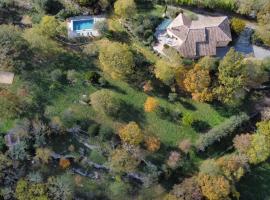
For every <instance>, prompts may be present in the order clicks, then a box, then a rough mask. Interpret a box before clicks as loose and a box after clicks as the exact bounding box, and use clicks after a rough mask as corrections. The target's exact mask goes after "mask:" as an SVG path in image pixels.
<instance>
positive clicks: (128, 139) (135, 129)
mask: <svg viewBox="0 0 270 200" xmlns="http://www.w3.org/2000/svg"><path fill="white" fill-rule="evenodd" d="M119 136H120V138H121V140H122V141H123V142H125V143H128V144H131V145H139V144H140V143H141V142H142V140H143V133H142V130H141V128H140V127H139V126H138V124H137V123H136V122H129V123H128V124H127V125H125V126H124V127H122V128H120V129H119Z"/></svg>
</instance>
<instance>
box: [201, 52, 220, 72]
mask: <svg viewBox="0 0 270 200" xmlns="http://www.w3.org/2000/svg"><path fill="white" fill-rule="evenodd" d="M198 65H199V66H201V68H202V69H206V70H209V71H216V70H217V67H218V59H217V58H214V57H210V56H205V57H203V58H201V59H200V60H199V62H198Z"/></svg>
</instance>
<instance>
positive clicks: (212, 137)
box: [195, 113, 249, 151]
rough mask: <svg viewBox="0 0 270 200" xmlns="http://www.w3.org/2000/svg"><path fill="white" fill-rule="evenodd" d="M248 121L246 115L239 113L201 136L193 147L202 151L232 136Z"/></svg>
mask: <svg viewBox="0 0 270 200" xmlns="http://www.w3.org/2000/svg"><path fill="white" fill-rule="evenodd" d="M248 120H249V116H248V115H247V114H246V113H240V114H238V115H234V116H232V117H230V118H229V119H227V120H226V121H225V122H223V123H222V124H220V125H219V126H216V127H214V128H213V129H211V130H210V131H208V132H207V133H205V134H204V135H201V136H200V138H199V139H198V140H197V142H196V145H195V146H196V148H197V150H199V151H204V150H205V149H206V148H207V147H208V146H210V145H212V144H214V143H215V142H217V141H220V140H221V139H222V138H224V137H226V136H228V135H230V134H232V133H233V132H234V131H235V130H236V129H237V128H239V127H240V126H241V125H242V124H243V123H244V122H246V121H248Z"/></svg>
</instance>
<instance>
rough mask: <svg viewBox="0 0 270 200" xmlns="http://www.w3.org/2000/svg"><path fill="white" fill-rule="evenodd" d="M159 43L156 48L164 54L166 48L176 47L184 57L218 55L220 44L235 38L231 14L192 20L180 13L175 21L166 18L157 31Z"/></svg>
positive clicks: (222, 45)
mask: <svg viewBox="0 0 270 200" xmlns="http://www.w3.org/2000/svg"><path fill="white" fill-rule="evenodd" d="M155 36H156V38H157V39H158V43H157V44H156V45H155V46H154V50H156V51H158V52H159V53H161V54H164V52H163V48H166V47H168V46H169V47H173V48H175V49H176V50H177V51H178V52H179V53H180V54H181V55H182V56H183V57H187V58H198V57H202V56H215V55H216V54H217V48H218V47H226V46H227V45H228V44H229V42H231V41H232V36H231V30H230V23H229V20H228V17H226V16H222V17H210V16H202V15H200V16H198V20H191V19H189V18H188V17H187V16H185V15H184V14H183V13H180V14H179V15H178V16H177V17H176V18H175V19H174V20H172V21H171V20H165V21H164V22H163V23H162V24H161V25H160V26H159V27H158V28H157V30H156V34H155Z"/></svg>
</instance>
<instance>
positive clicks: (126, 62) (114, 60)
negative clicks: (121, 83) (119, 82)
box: [99, 41, 135, 79]
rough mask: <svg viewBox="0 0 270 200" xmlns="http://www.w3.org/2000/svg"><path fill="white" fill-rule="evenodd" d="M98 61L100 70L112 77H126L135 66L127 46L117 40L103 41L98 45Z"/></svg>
mask: <svg viewBox="0 0 270 200" xmlns="http://www.w3.org/2000/svg"><path fill="white" fill-rule="evenodd" d="M99 61H100V63H101V67H102V70H103V71H104V72H105V73H107V74H109V75H110V76H111V77H112V78H113V79H128V78H129V77H130V75H131V74H132V73H133V71H134V67H135V62H134V56H133V54H132V52H131V51H130V49H129V47H128V46H127V45H126V44H122V43H119V42H108V41H107V42H103V43H102V44H101V45H100V52H99Z"/></svg>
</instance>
